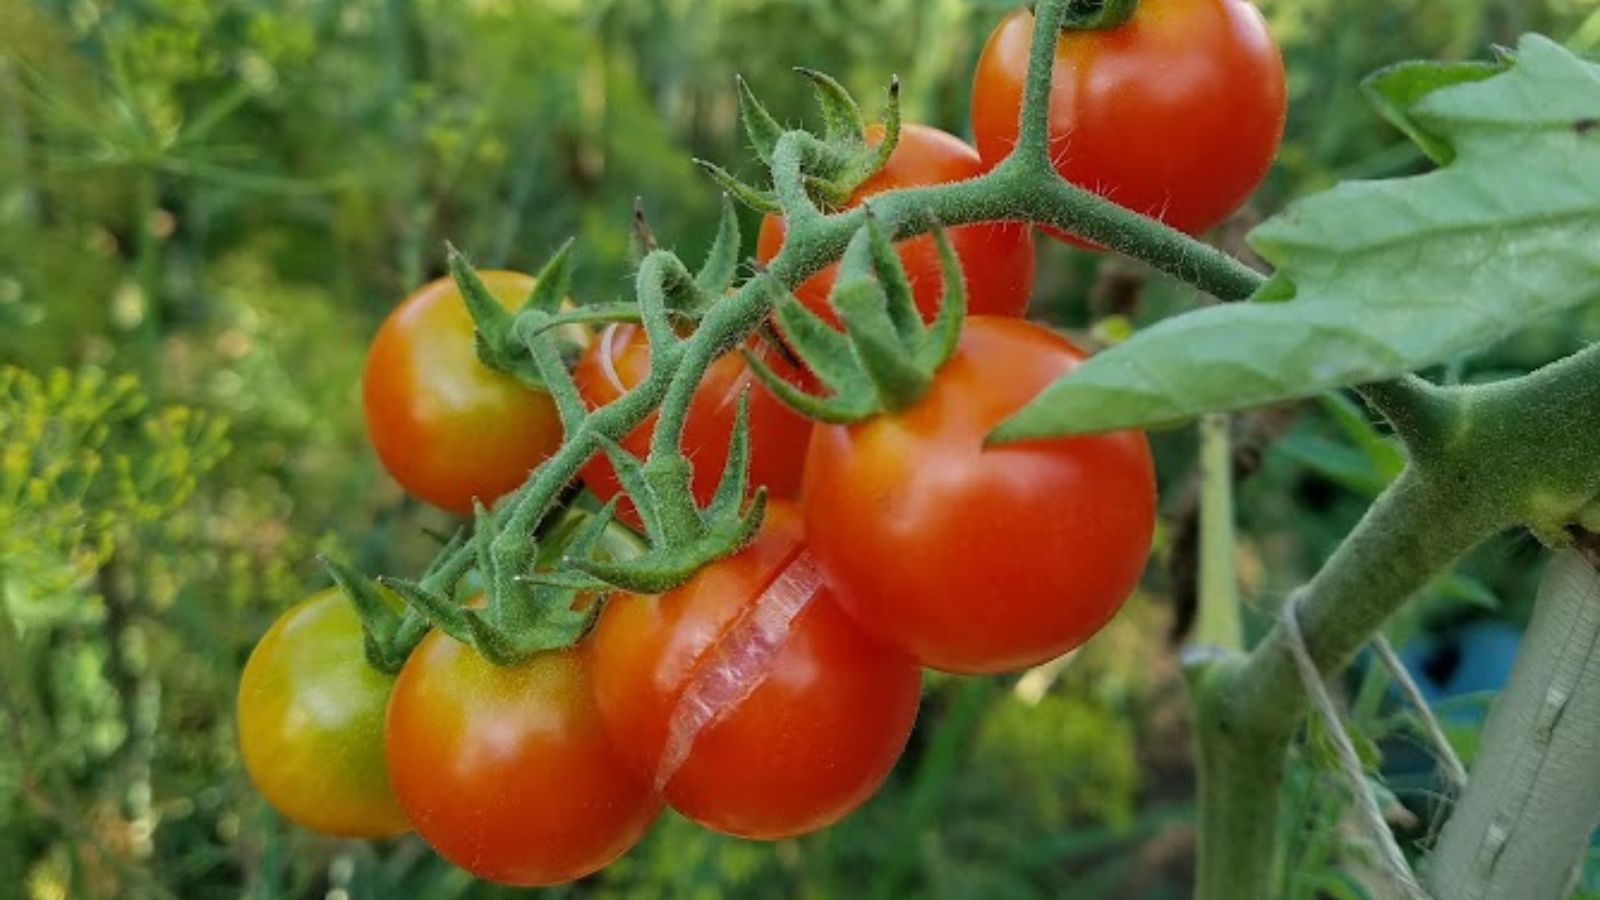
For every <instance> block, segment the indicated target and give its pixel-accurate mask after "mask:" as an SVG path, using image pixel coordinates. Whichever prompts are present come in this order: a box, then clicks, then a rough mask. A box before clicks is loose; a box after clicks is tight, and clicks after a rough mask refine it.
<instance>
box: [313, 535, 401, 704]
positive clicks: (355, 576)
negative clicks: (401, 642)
mask: <svg viewBox="0 0 1600 900" xmlns="http://www.w3.org/2000/svg"><path fill="white" fill-rule="evenodd" d="M317 559H318V561H319V562H321V563H322V567H323V568H324V569H327V570H328V575H329V576H331V577H332V578H333V582H334V584H336V585H338V586H339V589H340V590H341V591H343V592H344V595H345V596H346V597H348V598H349V599H350V605H351V606H353V607H355V610H356V616H357V617H359V618H360V619H361V649H362V652H363V653H364V654H365V656H366V659H367V665H369V666H371V667H372V668H374V669H377V670H378V671H379V672H386V673H389V674H391V675H392V674H394V673H395V672H398V671H400V666H401V665H402V664H404V663H405V661H406V654H405V653H402V652H397V650H398V648H397V647H396V646H395V633H396V631H397V630H398V629H399V627H400V615H399V613H397V612H396V611H395V607H394V604H393V603H391V601H390V600H388V599H387V598H385V597H384V595H383V589H382V588H381V587H379V586H378V584H377V583H376V582H374V581H373V580H372V579H370V578H368V577H367V576H365V575H363V574H361V573H360V572H357V571H356V570H355V569H352V568H351V567H349V566H347V565H345V564H344V563H341V562H339V561H337V560H335V559H333V558H331V557H328V556H319V557H317ZM407 649H409V648H407Z"/></svg>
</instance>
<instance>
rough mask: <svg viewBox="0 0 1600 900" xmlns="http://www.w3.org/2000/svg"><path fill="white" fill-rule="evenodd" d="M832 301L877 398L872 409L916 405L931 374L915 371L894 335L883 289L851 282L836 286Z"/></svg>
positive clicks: (903, 344) (877, 286)
mask: <svg viewBox="0 0 1600 900" xmlns="http://www.w3.org/2000/svg"><path fill="white" fill-rule="evenodd" d="M832 300H833V305H834V308H835V309H836V310H838V312H839V319H840V320H841V321H842V322H843V323H844V330H845V334H847V335H849V337H850V344H851V346H852V347H853V348H854V350H855V355H856V359H857V361H858V362H859V363H860V365H861V368H862V370H863V371H865V372H866V374H867V380H868V381H870V382H871V384H872V387H873V390H874V392H875V394H876V395H877V397H876V399H877V403H876V404H875V407H876V408H877V409H881V410H889V411H893V410H898V409H904V408H905V407H907V406H910V405H911V404H912V403H915V402H916V401H917V398H918V397H921V396H922V395H923V393H924V392H926V391H927V389H928V384H929V383H930V382H931V381H932V380H933V373H932V372H927V371H923V370H922V369H919V368H917V366H916V364H915V363H914V362H913V360H912V358H911V354H909V353H907V352H906V350H907V345H906V344H905V343H903V342H902V341H901V340H900V338H899V335H897V334H895V330H894V323H893V322H891V321H890V319H889V314H888V311H887V310H886V309H885V306H886V302H885V298H884V290H883V288H882V287H881V286H879V285H878V284H877V283H876V282H872V281H865V280H863V281H853V282H851V283H849V284H842V285H839V286H838V287H837V288H836V289H835V290H834V292H833V298H832Z"/></svg>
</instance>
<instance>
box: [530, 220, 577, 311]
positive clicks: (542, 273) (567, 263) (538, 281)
mask: <svg viewBox="0 0 1600 900" xmlns="http://www.w3.org/2000/svg"><path fill="white" fill-rule="evenodd" d="M573 243H574V242H573V239H572V238H567V239H566V240H565V241H563V242H562V243H561V246H560V247H557V248H556V252H555V253H553V254H551V255H550V259H549V260H548V261H546V262H545V264H544V267H543V268H541V269H540V270H539V272H538V274H537V275H535V276H534V278H535V283H534V285H533V291H532V292H531V293H529V294H528V298H527V299H526V300H524V301H522V306H521V307H519V308H518V310H517V312H519V313H522V312H526V311H528V310H538V311H540V312H543V313H545V314H546V315H550V316H553V315H555V314H556V313H558V312H560V311H561V304H562V302H563V301H565V300H566V299H567V294H568V293H570V292H571V290H572V246H573Z"/></svg>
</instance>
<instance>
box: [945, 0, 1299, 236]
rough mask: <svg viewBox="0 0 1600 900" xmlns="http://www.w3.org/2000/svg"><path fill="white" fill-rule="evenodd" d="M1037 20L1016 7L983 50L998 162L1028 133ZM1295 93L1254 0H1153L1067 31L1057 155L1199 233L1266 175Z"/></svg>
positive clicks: (983, 92) (984, 106) (981, 84)
mask: <svg viewBox="0 0 1600 900" xmlns="http://www.w3.org/2000/svg"><path fill="white" fill-rule="evenodd" d="M1033 26H1034V21H1033V14H1032V13H1030V12H1027V11H1025V10H1023V11H1018V12H1015V13H1013V14H1011V15H1009V16H1007V17H1006V18H1005V19H1004V20H1002V21H1001V22H1000V25H999V26H998V27H997V28H996V29H995V30H994V32H993V33H992V34H991V35H990V36H989V40H988V42H987V43H986V44H985V45H984V48H983V53H982V55H980V56H979V58H978V66H977V71H976V74H975V76H974V80H973V88H972V132H973V135H974V138H975V140H976V141H977V144H978V152H979V153H980V154H982V156H983V160H984V163H985V164H986V165H988V166H994V165H995V164H997V163H999V162H1000V160H1001V159H1003V158H1004V157H1005V156H1006V155H1007V154H1008V153H1010V152H1011V148H1012V147H1013V146H1014V145H1015V143H1016V140H1017V127H1018V119H1019V114H1020V110H1021V108H1022V89H1023V82H1024V80H1025V79H1026V76H1027V69H1028V44H1029V42H1030V41H1031V39H1032V36H1033V30H1034V27H1033ZM1285 102H1286V91H1285V87H1284V72H1283V58H1282V56H1281V55H1280V54H1279V52H1278V48H1277V45H1276V44H1274V43H1273V40H1272V37H1271V35H1270V34H1268V32H1267V26H1266V21H1265V20H1264V19H1263V18H1262V16H1261V13H1260V12H1259V11H1258V10H1257V9H1256V8H1255V6H1253V5H1252V4H1251V3H1249V2H1247V0H1143V2H1141V3H1140V4H1139V8H1138V11H1137V12H1135V13H1134V16H1133V18H1132V19H1131V20H1129V21H1128V22H1127V23H1125V24H1123V25H1122V26H1121V27H1118V28H1115V29H1111V30H1106V31H1077V32H1065V33H1063V34H1062V35H1061V36H1060V38H1059V39H1058V40H1057V41H1056V50H1055V72H1054V76H1053V78H1052V80H1051V88H1050V158H1051V159H1052V160H1053V161H1054V164H1055V168H1056V171H1057V172H1059V173H1060V174H1061V176H1062V177H1063V178H1065V179H1066V180H1068V181H1070V182H1072V183H1073V184H1076V185H1079V186H1081V187H1084V188H1087V189H1089V190H1091V191H1094V192H1095V193H1097V194H1100V195H1101V196H1103V197H1106V198H1107V199H1110V200H1112V201H1113V202H1115V203H1118V204H1120V205H1122V206H1124V207H1126V208H1128V209H1131V210H1133V211H1135V212H1138V213H1141V214H1144V215H1148V216H1154V217H1156V218H1158V219H1160V220H1161V221H1163V222H1166V223H1167V224H1168V225H1171V226H1172V227H1174V228H1176V229H1178V230H1180V231H1184V232H1187V233H1189V234H1199V233H1200V232H1202V231H1205V230H1206V229H1208V228H1211V227H1212V226H1213V225H1216V224H1217V223H1218V222H1221V221H1222V220H1223V219H1224V218H1226V217H1227V216H1228V215H1229V214H1230V213H1232V212H1233V211H1234V210H1236V209H1238V208H1239V206H1240V204H1242V203H1243V202H1244V201H1245V200H1246V199H1247V198H1248V197H1249V196H1250V193H1251V192H1252V191H1254V190H1255V188H1256V185H1258V184H1260V182H1261V179H1262V178H1263V177H1264V176H1265V175H1266V172H1267V168H1268V167H1269V166H1270V165H1271V163H1272V157H1273V156H1274V154H1276V153H1277V149H1278V142H1279V140H1280V139H1281V137H1282V136H1283V122H1284V113H1285ZM1045 230H1046V231H1048V232H1049V233H1050V234H1052V235H1053V236H1056V237H1060V238H1065V239H1067V240H1069V241H1071V242H1072V243H1075V244H1079V245H1080V246H1087V245H1085V244H1084V243H1083V242H1082V241H1079V240H1077V239H1074V238H1071V237H1069V236H1067V235H1065V234H1064V233H1062V232H1060V231H1058V230H1056V229H1053V228H1047V229H1045Z"/></svg>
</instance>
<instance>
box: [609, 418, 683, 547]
mask: <svg viewBox="0 0 1600 900" xmlns="http://www.w3.org/2000/svg"><path fill="white" fill-rule="evenodd" d="M598 440H599V442H600V452H602V453H604V454H605V455H606V459H607V460H609V461H610V463H611V470H612V471H613V472H614V473H615V474H616V476H617V484H618V485H620V486H621V487H622V492H623V493H625V494H627V495H628V497H629V498H630V499H631V500H633V506H634V513H635V514H636V515H638V517H639V522H640V524H641V525H643V526H644V534H645V537H646V538H648V539H649V540H650V541H651V542H652V543H660V542H662V541H664V540H666V533H665V531H664V530H663V529H662V527H661V520H660V519H659V518H657V516H656V505H655V503H654V502H652V501H651V498H652V497H653V492H652V489H651V487H650V483H649V482H648V481H647V480H646V479H645V477H644V463H643V462H641V461H640V460H639V458H638V457H637V456H634V455H633V454H632V453H629V452H628V451H627V450H625V449H623V447H622V445H621V444H619V443H617V442H616V441H613V440H612V439H610V438H608V437H606V436H604V435H599V436H598Z"/></svg>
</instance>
